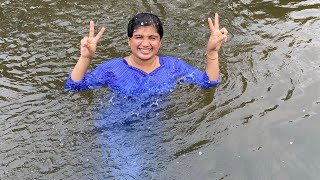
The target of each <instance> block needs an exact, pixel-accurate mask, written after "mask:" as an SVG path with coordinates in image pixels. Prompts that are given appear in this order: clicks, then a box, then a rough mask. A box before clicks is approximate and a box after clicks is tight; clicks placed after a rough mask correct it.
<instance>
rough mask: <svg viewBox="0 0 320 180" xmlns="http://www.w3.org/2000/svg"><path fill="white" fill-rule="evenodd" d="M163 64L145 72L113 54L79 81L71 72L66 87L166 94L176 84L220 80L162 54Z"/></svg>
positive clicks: (202, 84)
mask: <svg viewBox="0 0 320 180" xmlns="http://www.w3.org/2000/svg"><path fill="white" fill-rule="evenodd" d="M159 61H160V66H159V67H158V68H157V69H155V70H154V71H152V72H151V73H146V72H144V71H142V70H140V69H137V68H135V67H133V66H130V65H129V64H128V63H127V61H126V60H125V59H123V58H114V59H111V60H108V61H106V62H104V63H102V64H100V65H99V66H98V67H97V68H95V69H94V70H92V71H91V72H88V73H86V74H85V76H84V77H83V78H82V79H81V80H80V81H77V82H75V81H73V80H72V79H71V75H69V77H68V80H67V82H66V84H65V89H66V90H67V91H76V92H77V91H83V90H87V89H94V88H99V87H102V86H108V87H109V88H111V90H113V91H116V92H118V93H120V94H122V95H137V94H145V93H151V94H167V93H169V92H170V91H172V90H173V89H174V87H175V86H176V84H179V83H183V82H186V83H190V84H195V85H198V86H200V87H203V88H210V87H215V86H217V85H218V83H219V82H220V77H219V78H218V80H216V81H210V80H209V77H208V76H207V74H206V72H202V71H200V70H198V69H197V68H195V67H193V66H191V65H190V64H188V63H186V62H184V61H182V60H180V59H178V58H176V57H171V56H159Z"/></svg>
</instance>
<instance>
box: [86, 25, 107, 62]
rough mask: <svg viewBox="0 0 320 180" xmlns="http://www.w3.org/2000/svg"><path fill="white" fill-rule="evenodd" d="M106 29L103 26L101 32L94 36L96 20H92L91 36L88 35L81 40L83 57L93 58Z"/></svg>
mask: <svg viewBox="0 0 320 180" xmlns="http://www.w3.org/2000/svg"><path fill="white" fill-rule="evenodd" d="M104 30H105V28H104V27H102V28H101V29H100V32H99V33H98V34H97V35H96V36H94V22H93V21H90V31H89V37H87V36H86V37H84V38H83V39H82V40H81V47H80V53H81V57H83V58H88V59H89V60H92V58H93V57H94V55H95V53H96V48H97V44H98V42H99V40H100V38H101V36H102V34H103V32H104Z"/></svg>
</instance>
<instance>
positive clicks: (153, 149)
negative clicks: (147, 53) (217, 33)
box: [0, 0, 320, 180]
mask: <svg viewBox="0 0 320 180" xmlns="http://www.w3.org/2000/svg"><path fill="white" fill-rule="evenodd" d="M145 11H146V12H153V13H155V14H157V15H159V17H160V19H161V20H162V22H163V24H164V39H163V42H162V47H161V50H160V54H161V55H172V56H177V57H179V58H181V59H183V60H185V61H187V62H188V63H190V64H192V65H194V66H196V67H198V68H199V69H204V67H205V48H206V43H207V40H208V36H209V29H208V26H207V17H209V16H211V17H213V14H214V12H218V13H219V15H220V27H226V28H227V29H228V31H229V39H228V42H227V43H226V44H224V45H223V48H222V49H221V51H220V66H221V77H222V82H221V84H220V85H219V86H218V87H217V88H215V89H209V90H205V89H200V88H198V87H195V86H191V85H181V86H178V87H177V88H176V89H175V90H174V91H173V92H171V93H170V94H168V95H166V96H164V97H152V98H151V99H147V100H146V99H140V98H135V97H132V98H131V99H121V98H116V97H114V95H113V94H112V93H111V92H110V91H109V90H108V89H107V88H102V89H96V90H91V91H85V92H81V93H68V92H66V91H64V89H63V86H64V84H65V81H66V79H67V76H68V74H69V73H70V71H71V70H72V68H73V66H74V65H75V63H76V61H77V59H78V56H79V44H80V43H79V42H80V40H81V38H82V37H83V36H86V35H87V34H88V25H89V21H90V20H94V21H95V22H96V28H98V27H101V26H104V27H106V32H105V34H104V36H103V38H102V39H101V41H100V42H99V46H98V49H97V54H96V57H95V59H94V61H93V63H92V65H91V67H90V69H92V68H94V67H96V66H97V65H98V64H100V63H101V62H103V61H104V60H106V59H110V58H113V57H123V56H126V55H128V54H129V53H130V51H129V48H128V46H127V37H126V25H127V22H128V21H129V19H130V18H131V17H132V16H133V15H135V14H136V13H138V12H145ZM319 39H320V1H318V0H306V1H289V0H265V1H256V0H229V1H228V0H227V1H217V0H216V1H206V0H197V1H193V0H190V1H186V0H179V1H157V0H149V1H146V0H142V1H131V0H128V1H113V0H108V1H104V0H101V1H84V0H79V1H62V0H57V1H53V0H38V1H35V0H28V1H19V0H1V1H0V92H1V93H0V179H210V180H211V179H231V180H234V179H235V180H242V179H243V180H249V179H250V180H251V179H252V180H256V179H281V180H283V179H290V180H291V179H299V180H300V179H306V180H307V179H310V180H311V179H312V180H314V179H319V178H320V157H319V156H318V154H319V152H320V138H319V135H320V131H319V127H320V122H319V120H320V115H319V111H320V60H319V59H320V51H319V47H320V40H319ZM144 100H145V101H144ZM113 108H114V109H113ZM107 119H108V120H110V119H111V120H114V121H106V120H107ZM118 120H119V121H118ZM110 127H112V128H110ZM121 169H125V170H121Z"/></svg>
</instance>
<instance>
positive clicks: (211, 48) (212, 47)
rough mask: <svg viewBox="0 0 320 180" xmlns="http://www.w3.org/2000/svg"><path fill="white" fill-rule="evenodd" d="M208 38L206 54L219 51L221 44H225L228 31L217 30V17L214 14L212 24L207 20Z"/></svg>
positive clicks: (224, 29)
mask: <svg viewBox="0 0 320 180" xmlns="http://www.w3.org/2000/svg"><path fill="white" fill-rule="evenodd" d="M208 23H209V28H210V33H211V34H210V37H209V41H208V46H207V53H213V52H217V51H219V49H220V47H221V45H222V43H223V42H227V35H228V31H227V29H226V28H222V29H219V15H218V14H217V13H215V17H214V24H213V22H212V20H211V18H208Z"/></svg>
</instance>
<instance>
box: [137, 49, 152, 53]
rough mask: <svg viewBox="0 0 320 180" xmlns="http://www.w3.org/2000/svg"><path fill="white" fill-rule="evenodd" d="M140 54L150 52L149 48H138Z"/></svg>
mask: <svg viewBox="0 0 320 180" xmlns="http://www.w3.org/2000/svg"><path fill="white" fill-rule="evenodd" d="M139 50H140V51H141V52H150V51H151V50H152V49H151V48H139Z"/></svg>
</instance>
